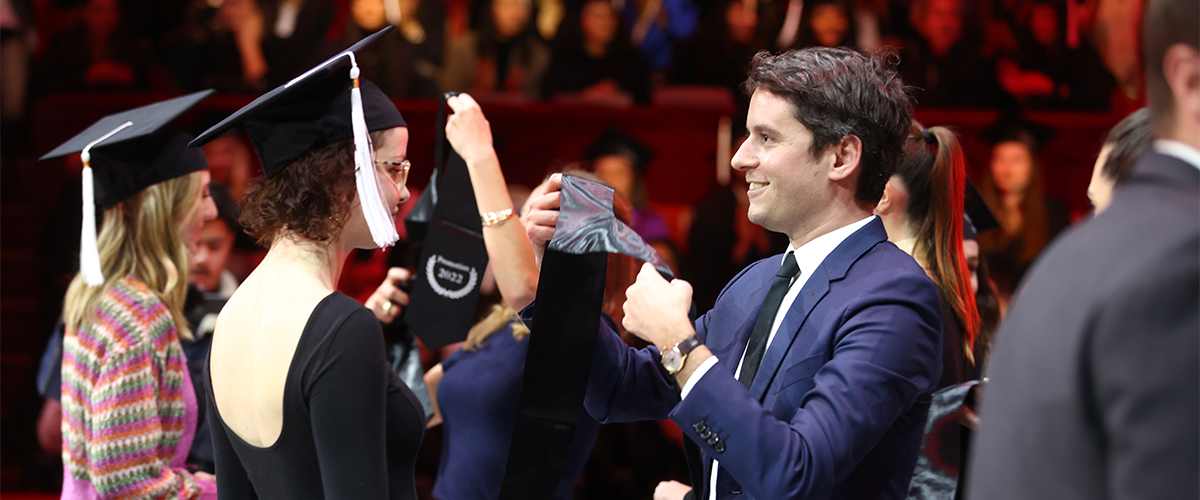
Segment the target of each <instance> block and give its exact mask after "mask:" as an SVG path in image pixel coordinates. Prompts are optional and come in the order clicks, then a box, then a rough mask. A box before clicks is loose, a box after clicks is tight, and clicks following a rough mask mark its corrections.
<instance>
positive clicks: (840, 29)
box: [799, 0, 858, 48]
mask: <svg viewBox="0 0 1200 500" xmlns="http://www.w3.org/2000/svg"><path fill="white" fill-rule="evenodd" d="M857 42H858V32H857V29H856V22H855V18H854V12H853V6H852V5H851V4H850V2H849V1H848V0H814V1H812V2H810V3H809V4H808V5H807V6H805V8H804V14H803V17H802V20H801V21H800V40H799V46H800V47H811V46H820V47H851V48H854V47H855V44H856V43H857Z"/></svg>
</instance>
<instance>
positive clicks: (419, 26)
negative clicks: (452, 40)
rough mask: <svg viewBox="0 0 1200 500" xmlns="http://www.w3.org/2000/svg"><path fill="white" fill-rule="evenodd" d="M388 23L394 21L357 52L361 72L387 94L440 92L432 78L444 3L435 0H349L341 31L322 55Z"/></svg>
mask: <svg viewBox="0 0 1200 500" xmlns="http://www.w3.org/2000/svg"><path fill="white" fill-rule="evenodd" d="M388 5H391V7H390V9H389V7H388ZM389 10H391V11H394V12H389ZM393 19H396V20H398V21H393ZM388 24H395V25H396V27H397V28H398V29H397V30H396V32H395V33H390V34H388V35H387V36H385V37H383V39H382V40H380V41H379V44H378V45H376V46H375V47H374V48H373V49H371V50H369V51H366V52H365V53H363V54H362V55H360V56H358V64H359V67H360V68H361V69H362V72H363V77H364V78H366V79H368V80H370V81H371V82H372V83H374V84H376V85H378V86H379V88H380V89H382V90H383V92H384V93H386V94H387V95H389V96H392V97H437V96H438V95H440V94H441V92H439V91H438V86H437V84H436V83H435V82H436V78H437V74H438V72H439V71H440V67H441V65H442V58H443V46H444V42H445V26H446V7H445V4H443V3H442V2H441V1H440V0H352V1H351V2H350V16H349V17H348V18H347V19H346V27H345V31H343V33H342V37H341V38H340V39H338V40H337V41H336V42H335V43H332V44H328V45H329V46H328V47H327V48H326V50H325V54H326V55H328V56H332V55H334V54H336V53H337V52H338V51H340V50H343V49H345V48H346V47H349V46H350V45H353V44H354V43H355V42H357V41H359V40H362V39H363V38H364V37H366V36H367V35H370V34H371V33H374V32H376V31H379V30H380V29H383V27H384V26H387V25H388Z"/></svg>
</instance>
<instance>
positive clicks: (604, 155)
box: [583, 128, 679, 275]
mask: <svg viewBox="0 0 1200 500" xmlns="http://www.w3.org/2000/svg"><path fill="white" fill-rule="evenodd" d="M583 154H584V157H586V158H587V160H588V161H590V162H591V163H592V172H593V173H595V174H596V177H598V178H600V180H601V181H603V182H604V183H605V184H607V185H609V186H612V188H613V189H614V190H616V191H617V192H618V193H620V194H621V196H624V197H625V199H627V200H629V203H630V204H631V205H633V219H632V221H633V222H632V223H631V224H630V225H629V226H630V227H631V228H633V231H634V232H635V233H637V234H638V236H641V237H642V239H643V240H645V241H646V243H649V244H650V246H652V247H654V249H655V250H657V251H658V254H659V255H661V256H662V257H663V259H665V260H666V261H667V264H668V265H669V266H671V269H672V271H674V272H675V273H676V275H678V272H679V258H678V252H677V251H676V250H675V247H674V245H673V244H672V243H671V233H670V229H669V228H668V226H667V220H666V218H664V217H663V216H662V215H661V214H659V213H657V212H655V211H653V210H651V209H650V208H649V207H648V206H647V203H646V201H647V199H646V178H645V174H646V166H647V165H648V164H649V163H650V160H653V159H654V154H655V153H654V150H653V149H651V148H650V147H649V146H647V145H646V144H644V143H642V142H641V141H638V140H637V139H634V138H633V137H630V136H629V135H628V134H626V133H624V132H622V131H620V130H617V129H615V128H609V129H606V130H605V131H604V132H601V133H600V136H599V137H597V138H596V140H595V141H594V142H592V145H591V146H588V149H587V151H585V152H584V153H583Z"/></svg>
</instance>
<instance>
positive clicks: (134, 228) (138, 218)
mask: <svg viewBox="0 0 1200 500" xmlns="http://www.w3.org/2000/svg"><path fill="white" fill-rule="evenodd" d="M201 175H202V171H196V172H192V173H190V174H187V175H184V176H180V177H176V178H174V179H170V180H166V181H163V182H160V183H158V184H154V185H152V186H150V187H148V188H146V189H144V190H142V192H140V193H138V194H136V195H133V196H131V197H130V198H128V199H126V200H125V201H122V202H120V203H117V204H116V205H115V206H113V207H111V208H109V209H108V210H105V211H104V224H103V226H102V228H101V229H100V234H99V235H98V236H97V241H96V243H97V247H98V248H99V251H100V268H101V270H102V271H103V272H104V284H103V285H101V286H98V287H91V286H88V285H87V284H86V283H84V282H83V277H82V276H81V275H79V274H76V275H75V279H73V280H71V286H70V287H69V288H67V296H66V299H65V300H64V302H63V318H64V322H65V324H66V331H67V332H75V331H77V330H78V329H79V327H80V326H81V325H83V324H84V323H87V322H91V321H96V320H97V318H96V317H95V306H96V301H97V300H99V298H100V297H101V296H102V295H103V294H104V293H105V291H107V290H108V289H109V288H110V287H111V286H113V284H114V283H115V282H117V281H118V280H121V279H123V278H125V276H127V275H130V274H132V275H134V276H136V277H137V278H138V279H139V280H141V281H142V282H143V283H145V284H146V286H147V287H149V288H150V290H151V291H152V292H154V294H155V295H157V296H158V298H159V299H160V300H162V301H163V303H164V304H166V306H167V309H168V310H169V311H170V312H171V317H173V318H174V319H175V329H176V332H177V333H178V335H179V337H180V338H183V339H188V340H190V339H191V338H192V333H191V329H190V328H189V327H188V323H187V319H186V318H185V317H184V315H183V303H184V299H185V298H186V296H187V284H188V249H187V245H186V243H185V241H184V238H185V235H183V234H182V233H181V231H180V226H181V225H183V224H184V223H186V222H188V221H191V220H193V218H194V217H199V215H200V214H199V212H200V203H198V202H197V200H199V198H200V193H201V191H202V190H203V189H204V186H203V183H202V181H201Z"/></svg>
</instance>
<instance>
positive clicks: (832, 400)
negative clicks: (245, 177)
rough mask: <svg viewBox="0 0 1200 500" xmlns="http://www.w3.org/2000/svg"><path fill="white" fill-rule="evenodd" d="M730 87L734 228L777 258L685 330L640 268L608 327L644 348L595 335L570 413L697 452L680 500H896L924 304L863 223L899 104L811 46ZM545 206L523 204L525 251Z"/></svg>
mask: <svg viewBox="0 0 1200 500" xmlns="http://www.w3.org/2000/svg"><path fill="white" fill-rule="evenodd" d="M745 88H746V89H747V90H748V91H749V93H750V94H751V96H752V97H751V100H750V108H749V114H748V119H747V129H748V130H749V131H750V137H749V138H748V139H747V140H746V141H745V142H744V143H743V144H742V146H741V147H740V148H739V149H738V152H737V154H736V155H735V156H734V158H733V165H734V167H736V168H737V169H739V170H742V171H745V172H746V180H747V181H748V184H749V192H748V194H749V200H750V207H749V209H748V211H747V213H748V217H749V219H750V220H751V221H753V222H754V223H756V224H759V225H761V226H763V227H765V228H767V229H769V230H773V231H778V232H782V233H784V234H787V235H788V237H789V239H790V242H791V244H790V246H789V251H788V252H787V253H786V254H784V255H775V256H773V257H768V258H766V259H763V260H760V261H758V262H755V263H754V264H751V265H750V266H749V267H747V268H746V269H745V270H743V271H742V272H741V273H740V274H739V275H738V276H736V277H735V278H734V279H733V281H731V282H730V283H729V285H727V286H726V288H725V291H724V292H722V293H721V295H720V297H719V298H718V299H717V302H716V305H715V307H714V308H713V310H712V311H710V312H709V313H707V314H706V315H704V316H703V317H701V318H700V319H699V320H698V321H696V322H695V329H694V330H693V324H692V322H691V321H689V320H688V310H689V307H690V304H691V295H692V293H691V286H690V285H688V284H687V283H686V282H684V281H681V280H675V281H673V282H667V281H665V280H664V279H663V278H661V277H660V276H659V275H658V274H657V272H656V271H654V269H653V267H644V268H643V269H642V272H641V273H640V274H639V276H638V281H637V283H635V284H634V285H633V286H631V287H630V288H629V289H628V290H627V292H626V296H627V301H626V303H625V307H624V309H625V318H624V320H623V324H624V326H625V327H626V328H627V329H628V330H629V331H630V332H631V333H633V334H635V335H637V336H638V337H640V338H642V339H643V340H646V341H647V342H649V343H650V344H651V346H650V347H647V348H645V349H640V350H635V349H632V348H628V347H626V345H625V344H624V343H623V342H621V339H620V338H619V337H618V336H617V335H616V334H615V332H612V331H611V329H608V328H604V327H601V336H600V342H599V344H598V347H597V350H596V354H595V357H594V359H593V360H592V373H591V378H590V381H589V386H588V390H587V396H586V399H585V402H584V405H585V407H586V408H587V410H588V412H589V413H590V414H591V415H592V416H593V417H594V418H596V419H597V420H599V421H601V422H604V423H607V422H620V421H632V420H648V419H654V420H657V419H664V418H668V417H669V418H671V419H672V420H674V421H675V423H676V424H678V425H679V427H680V428H682V429H683V432H684V434H685V435H686V436H687V437H688V438H689V439H690V441H691V442H693V443H696V444H698V445H699V448H700V451H701V452H702V453H703V460H702V466H703V469H702V473H700V474H695V475H693V481H694V482H695V484H693V486H694V490H693V496H694V497H695V498H698V499H717V498H719V499H731V498H737V499H742V498H756V499H783V498H833V499H857V498H863V499H866V498H872V499H873V498H895V499H900V498H904V495H905V492H906V489H907V486H908V479H909V476H910V475H911V473H912V470H913V465H914V463H915V461H916V457H917V452H918V447H919V446H920V441H921V436H922V429H923V426H924V422H925V415H926V411H927V409H928V404H929V401H930V394H931V393H932V392H933V388H934V386H935V385H936V384H937V381H938V377H939V376H940V375H941V343H940V339H941V332H940V328H941V306H940V302H939V298H938V292H937V288H936V287H935V286H934V284H933V282H932V281H930V279H929V277H928V276H927V275H926V274H925V272H924V271H923V270H922V269H921V267H920V266H919V265H918V264H917V263H916V262H915V261H914V260H913V258H912V257H910V256H909V255H908V254H906V253H904V252H903V251H901V250H900V249H899V248H897V247H896V246H895V245H893V244H892V243H889V242H888V241H887V233H886V231H885V230H884V227H883V223H882V222H881V221H880V220H879V219H878V218H877V217H875V216H874V215H872V213H871V212H872V209H873V208H874V206H875V204H876V202H878V201H879V198H880V196H881V195H882V193H883V189H884V185H885V184H886V183H887V180H888V178H889V177H890V176H891V174H892V173H893V172H894V171H895V170H896V167H897V165H898V162H899V160H900V157H901V147H902V145H903V143H904V140H905V137H906V135H907V132H908V129H909V125H910V122H911V119H912V106H911V103H910V102H909V97H908V95H907V93H906V92H905V90H904V85H903V83H902V82H901V81H900V79H899V78H898V77H896V75H895V72H894V71H893V70H892V69H891V68H890V67H889V66H888V64H887V63H886V62H885V61H884V60H882V59H878V58H868V57H867V56H864V55H862V54H860V53H858V52H855V51H852V50H847V49H839V48H824V47H820V48H808V49H803V50H799V51H791V52H787V53H784V54H780V55H770V54H768V53H765V52H762V53H759V54H758V55H757V56H755V59H754V62H753V64H752V67H751V70H750V77H749V79H748V80H747V83H746V86H745ZM842 89H855V91H854V95H850V94H848V93H847V92H845V91H844V90H842ZM557 205H558V197H557V196H556V195H555V194H554V193H551V194H550V195H545V196H543V197H541V198H538V199H537V200H535V201H534V202H533V204H532V207H533V208H534V209H535V210H534V211H533V212H531V214H530V216H529V219H528V220H529V221H530V222H531V224H530V227H529V229H528V233H529V235H530V237H531V241H533V242H534V247H535V253H537V251H538V250H539V248H544V247H545V245H546V243H547V242H548V241H549V240H550V238H551V237H552V235H553V231H554V224H555V222H556V220H557V213H556V212H554V211H553V208H555V207H556V206H557ZM525 313H526V315H530V314H536V305H535V306H532V307H531V308H529V309H526V311H525ZM535 335H536V334H535Z"/></svg>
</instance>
